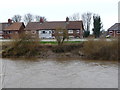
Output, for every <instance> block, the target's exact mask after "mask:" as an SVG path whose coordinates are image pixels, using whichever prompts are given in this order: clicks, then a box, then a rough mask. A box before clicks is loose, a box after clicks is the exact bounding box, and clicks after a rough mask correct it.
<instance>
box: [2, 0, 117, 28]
mask: <svg viewBox="0 0 120 90" xmlns="http://www.w3.org/2000/svg"><path fill="white" fill-rule="evenodd" d="M118 2H119V0H2V1H1V2H0V22H7V19H8V18H11V17H12V16H13V15H15V14H20V15H21V16H23V15H24V14H27V13H31V14H33V15H41V16H45V17H46V18H47V20H48V21H58V20H60V21H63V20H65V18H66V16H71V15H72V14H74V13H79V14H80V16H81V14H83V13H84V12H87V11H89V12H93V13H96V14H99V15H100V16H101V19H102V22H103V26H104V29H108V28H109V27H110V26H111V25H113V24H114V23H117V22H118Z"/></svg>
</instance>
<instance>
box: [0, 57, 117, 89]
mask: <svg viewBox="0 0 120 90" xmlns="http://www.w3.org/2000/svg"><path fill="white" fill-rule="evenodd" d="M0 61H2V65H1V66H2V67H3V68H2V69H3V72H2V74H3V75H1V76H2V77H3V78H2V79H3V85H2V87H4V88H117V87H118V64H117V61H94V60H78V59H74V60H67V59H66V58H65V60H63V59H61V60H43V59H39V60H36V61H25V60H10V59H3V60H2V59H0Z"/></svg>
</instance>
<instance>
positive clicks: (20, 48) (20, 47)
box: [3, 34, 39, 57]
mask: <svg viewBox="0 0 120 90" xmlns="http://www.w3.org/2000/svg"><path fill="white" fill-rule="evenodd" d="M38 45H39V40H38V38H37V37H32V35H31V34H20V36H19V38H16V39H14V40H13V41H12V42H11V44H10V47H9V48H7V49H6V50H5V51H4V52H3V57H4V56H10V57H21V56H24V57H32V56H35V55H36V54H37V47H38Z"/></svg>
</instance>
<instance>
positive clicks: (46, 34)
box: [38, 30, 53, 38]
mask: <svg viewBox="0 0 120 90" xmlns="http://www.w3.org/2000/svg"><path fill="white" fill-rule="evenodd" d="M38 33H39V38H53V36H52V30H38Z"/></svg>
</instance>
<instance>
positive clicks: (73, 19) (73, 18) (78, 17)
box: [69, 13, 80, 21]
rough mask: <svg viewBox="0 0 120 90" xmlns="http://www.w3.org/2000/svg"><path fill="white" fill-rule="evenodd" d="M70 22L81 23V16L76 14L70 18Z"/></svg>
mask: <svg viewBox="0 0 120 90" xmlns="http://www.w3.org/2000/svg"><path fill="white" fill-rule="evenodd" d="M69 19H70V21H79V20H80V15H79V13H74V14H73V15H72V16H70V17H69Z"/></svg>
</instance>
